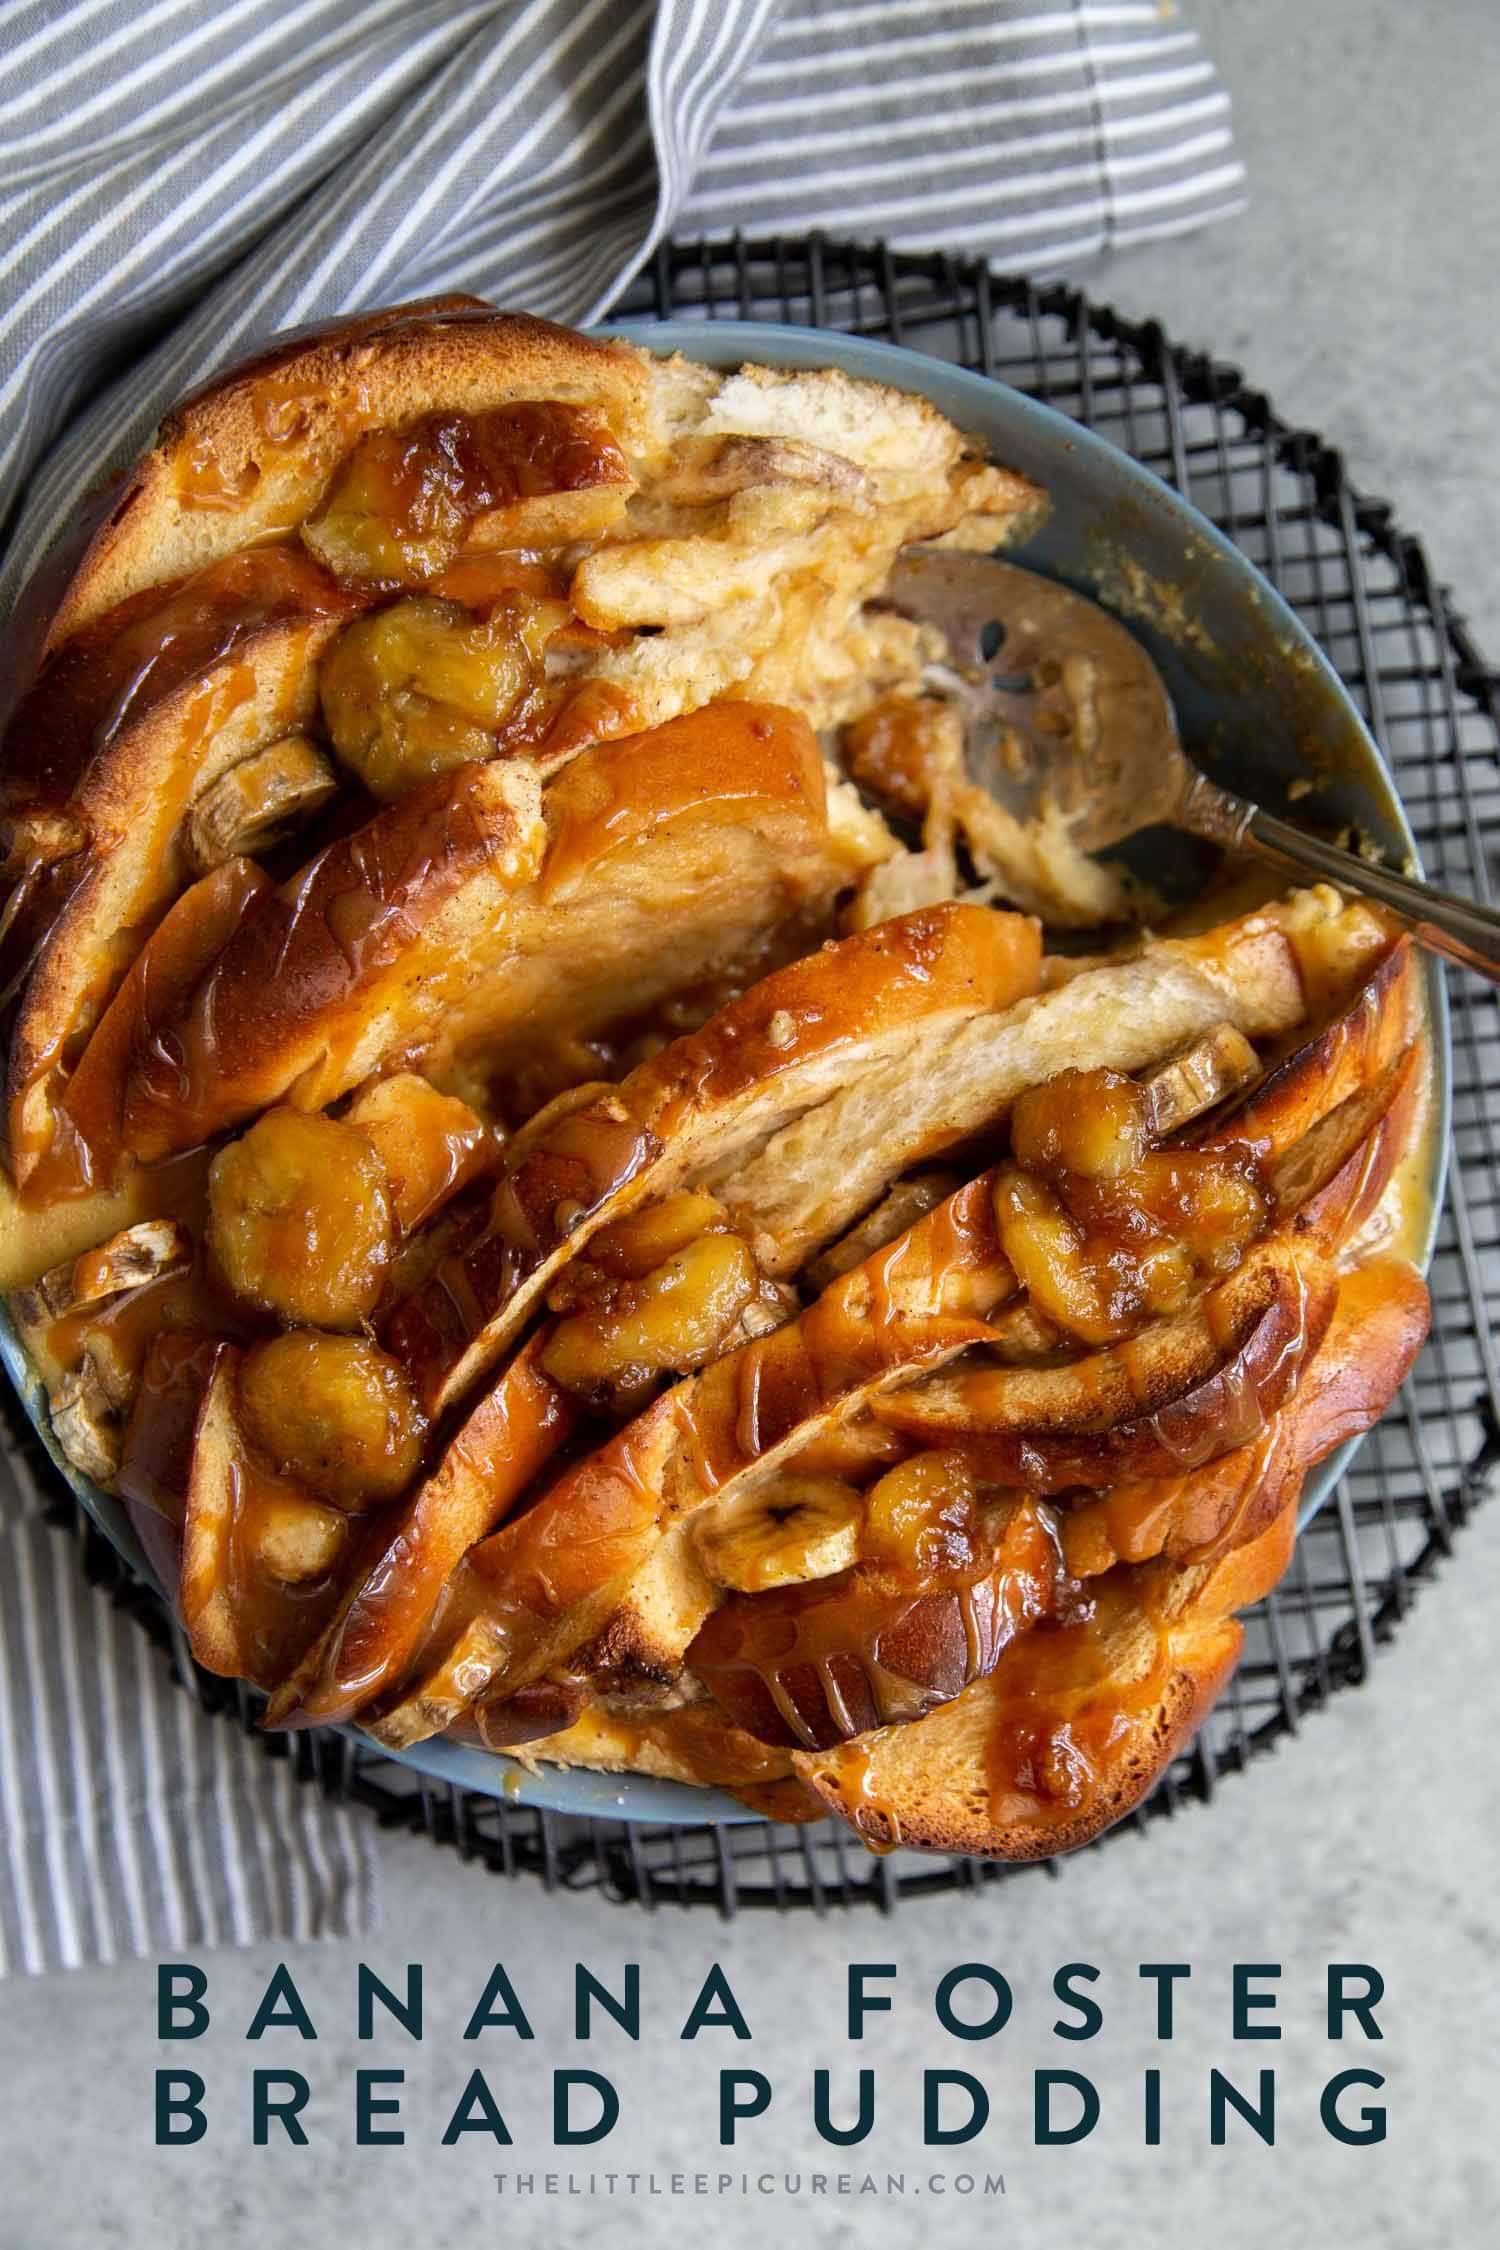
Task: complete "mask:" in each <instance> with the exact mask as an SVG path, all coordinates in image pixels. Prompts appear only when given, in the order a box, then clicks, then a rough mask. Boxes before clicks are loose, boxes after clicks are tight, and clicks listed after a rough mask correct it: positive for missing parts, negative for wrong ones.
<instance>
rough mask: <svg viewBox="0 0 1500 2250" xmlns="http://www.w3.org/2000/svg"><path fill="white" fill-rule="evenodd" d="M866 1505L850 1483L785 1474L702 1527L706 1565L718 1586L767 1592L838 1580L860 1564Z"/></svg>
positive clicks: (701, 1556)
mask: <svg viewBox="0 0 1500 2250" xmlns="http://www.w3.org/2000/svg"><path fill="white" fill-rule="evenodd" d="M863 1516H864V1501H863V1500H862V1498H861V1497H860V1494H859V1493H858V1492H857V1491H856V1489H855V1487H854V1486H853V1485H852V1484H846V1483H845V1482H844V1480H843V1478H842V1477H826V1476H808V1475H806V1474H800V1475H799V1474H798V1473H797V1472H795V1471H793V1470H790V1469H784V1470H783V1471H782V1472H781V1474H780V1475H779V1476H775V1477H771V1478H769V1479H768V1480H767V1482H766V1483H765V1484H763V1485H760V1486H758V1487H756V1489H755V1490H753V1491H751V1492H747V1493H746V1494H745V1495H744V1496H743V1498H742V1499H740V1500H738V1501H736V1502H733V1503H732V1504H731V1506H730V1507H729V1509H728V1510H727V1512H726V1513H724V1514H722V1515H721V1514H720V1513H719V1512H718V1511H717V1510H715V1509H709V1510H707V1511H706V1513H705V1515H704V1517H703V1519H702V1521H701V1522H699V1523H697V1524H696V1525H695V1526H694V1532H693V1543H694V1545H695V1546H696V1548H697V1550H698V1560H699V1562H700V1563H701V1564H702V1565H703V1568H704V1570H705V1571H706V1572H707V1574H708V1577H709V1578H710V1579H711V1580H712V1582H713V1584H714V1585H716V1586H728V1587H730V1588H731V1589H732V1590H733V1591H734V1592H736V1593H741V1594H758V1593H764V1592H765V1590H766V1589H767V1588H768V1587H771V1586H790V1585H795V1584H797V1583H798V1582H799V1581H800V1580H802V1579H806V1578H831V1577H833V1576H834V1574H835V1573H836V1572H838V1571H841V1570H848V1569H849V1568H850V1567H851V1566H852V1565H853V1564H854V1563H856V1562H857V1561H858V1560H859V1548H860V1525H861V1522H862V1520H863Z"/></svg>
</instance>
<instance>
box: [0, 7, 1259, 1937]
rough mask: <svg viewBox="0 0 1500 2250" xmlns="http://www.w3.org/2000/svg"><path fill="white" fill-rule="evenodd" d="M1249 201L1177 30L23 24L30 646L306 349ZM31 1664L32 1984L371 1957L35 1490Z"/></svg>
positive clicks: (1048, 251) (3, 1566)
mask: <svg viewBox="0 0 1500 2250" xmlns="http://www.w3.org/2000/svg"><path fill="white" fill-rule="evenodd" d="M1242 188H1243V174H1242V171H1241V167H1240V165H1239V164H1238V162H1237V160H1236V158H1235V156H1234V152H1233V148H1232V144H1231V139H1230V130H1229V122H1228V98H1227V96H1226V95H1225V93H1224V92H1223V90H1222V89H1221V88H1220V87H1219V85H1218V84H1217V82H1216V80H1215V76H1214V72H1213V69H1212V66H1211V64H1210V63H1209V62H1208V61H1207V60H1206V59H1205V57H1204V56H1203V54H1202V52H1201V50H1200V48H1199V46H1198V42H1197V38H1196V35H1195V34H1194V32H1193V31H1192V30H1191V29H1190V28H1188V27H1187V26H1186V25H1185V24H1184V23H1183V22H1182V21H1181V19H1180V18H1179V17H1178V15H1177V12H1176V9H1175V7H1174V6H1173V5H1172V4H1171V0H1108V4H1106V0H1052V4H1051V5H1049V4H1048V0H945V4H933V5H926V6H921V7H913V6H911V5H910V4H909V0H655V4H652V0H0V214H3V234H0V242H3V243H4V244H5V246H6V247H5V250H4V277H5V286H4V289H3V293H0V538H3V539H4V543H5V544H4V554H3V558H0V606H3V607H5V608H8V607H9V604H10V602H11V601H12V600H13V598H14V596H15V594H16V592H17V591H18V589H19V587H20V585H21V584H22V583H23V582H24V580H25V578H26V576H27V575H28V574H29V572H30V570H31V569H32V567H33V566H34V564H35V562H36V559H37V557H38V556H39V554H41V553H42V551H43V550H44V549H45V547H46V546H47V544H48V542H49V541H50V539H51V538H52V537H53V535H54V534H55V533H56V532H57V531H58V529H59V528H60V527H61V526H62V525H64V524H65V523H66V522H67V521H68V519H69V518H70V516H71V515H72V513H73V511H74V510H75V509H76V507H77V506H78V504H79V501H80V499H81V497H82V496H83V494H84V493H85V492H86V491H87V489H88V488H89V487H90V486H91V485H93V484H94V483H95V482H96V481H97V479H98V478H99V476H100V474H101V472H102V471H103V470H105V469H108V468H110V467H112V466H114V465H115V464H117V463H118V462H120V461H122V460H125V459H128V458H129V457H130V456H131V455H132V454H133V453H135V452H136V451H138V450H139V448H140V447H141V445H142V444H143V443H144V442H145V440H146V439H147V438H148V437H149V435H150V432H151V430H152V428H153V426H154V424H155V422H156V420H157V418H158V416H159V414H160V412H161V409H162V408H163V406H164V405H165V404H167V403H168V402H169V401H170V400H172V399H173V398H175V397H177V396H178V395H180V394H181V393H182V392H183V391H184V390H186V389H188V388H189V387H191V386H192V385H193V384H195V383H197V382H198V381H200V380H201V379H202V378H203V377H204V376H206V375H207V374H208V373H209V372H210V371H211V370H212V369H213V368H214V367H216V366H217V365H220V364H222V363H223V362H225V361H226V360H230V359H233V358H235V357H237V356H239V355H241V354H243V353H244V352H245V351H246V350H247V349H248V348H249V347H250V346H251V345H252V344H253V343H255V342H256V341H257V340H258V339H260V338H262V337H263V336H265V335H266V334H268V333H269V332H270V331H272V330H274V329H278V328H286V327H291V326H294V325H296V324H298V323H299V322H304V321H308V320H313V319H316V318H318V317H319V316H320V315H326V314H331V313H337V312H344V311H348V310H350V309H353V308H355V307H359V306H364V305H371V304H378V303H382V302H387V303H388V302H392V301H395V300H399V299H402V298H411V297H419V296H424V295H429V294H432V293H434V292H438V291H444V290H455V289H461V290H472V291H475V292H477V293H478V294H480V295H482V296H486V297H489V298H492V299H494V300H496V301H498V302H502V303H505V304H509V305H514V306H524V307H526V308H529V309H530V310H532V311H536V312H540V313H545V314H549V315H551V316H553V317H554V318H557V319H562V320H567V321H579V322H582V321H589V320H592V319H595V318H597V317H598V316H599V315H600V314H601V313H602V312H603V311H604V310H605V309H606V308H607V307H608V305H609V304H610V302H611V300H612V299H613V298H614V297H615V296H616V294H617V293H618V291H619V289H620V288H621V286H622V284H623V283H624V281H625V280H626V279H627V278H628V277H629V276H630V274H631V273H633V272H634V271H635V270H636V268H638V267H639V265H640V264H641V262H642V260H643V259H644V258H645V257H646V256H647V255H648V253H649V252H650V251H651V249H652V248H653V247H654V246H655V244H656V243H657V242H659V241H660V240H662V239H663V238H664V237H665V236H666V235H667V234H668V233H669V232H671V231H672V230H674V229H675V230H676V231H677V232H678V233H684V232H686V233H698V232H703V233H716V234H717V233H724V232H727V231H731V230H733V229H735V228H742V229H743V230H744V231H745V232H747V233H752V234H753V233H763V232H772V231H782V232H792V231H795V230H801V229H805V228H810V227H813V226H822V227H826V228H828V229H829V230H830V231H834V232H837V233H841V234H845V235H850V234H852V235H854V236H856V237H866V238H868V237H873V236H876V235H881V236H884V237H885V238H887V239H888V240H890V241H892V242H895V243H898V244H901V245H906V246H924V245H937V246H942V247H947V248H954V249H959V248H962V249H964V250H969V251H975V252H980V253H984V254H986V255H988V256H990V257H992V258H993V259H995V260H996V261H997V262H998V263H1001V264H1003V265H1005V266H1007V267H1009V268H1012V269H1020V270H1025V271H1030V272H1032V273H1038V272H1047V271H1054V270H1057V269H1059V268H1061V267H1063V266H1065V265H1071V264H1072V263H1074V262H1075V261H1077V260H1079V259H1082V258H1085V257H1087V256H1090V255H1092V254H1094V253H1096V252H1098V251H1101V250H1104V249H1106V248H1109V247H1112V246H1116V245H1122V244H1128V243H1132V242H1137V241H1142V240H1144V239H1146V238H1147V237H1148V236H1153V235H1161V234H1167V233H1171V232H1174V231H1177V230H1180V229H1182V228H1185V227H1189V226H1196V225H1198V224H1200V223H1202V222H1203V221H1204V220H1207V219H1210V218H1214V217H1217V216H1219V215H1221V214H1223V213H1226V212H1229V211H1233V210H1235V209H1237V208H1238V206H1239V204H1240V201H1241V197H1242ZM6 1474H7V1471H6V1469H5V1466H4V1464H3V1462H0V1485H3V1481H4V1479H5V1476H6ZM0 1635H3V1638H0V1824H3V1837H4V1844H3V1850H0V1969H3V1968H9V1969H17V1968H20V1969H30V1970H38V1969H45V1968H50V1967H54V1966H58V1965H65V1964H72V1963H77V1962H83V1961H100V1960H109V1959H112V1958H115V1957H116V1956H118V1955H121V1954H124V1953H143V1954H148V1955H150V1954H158V1953H161V1952H163V1951H165V1950H168V1949H177V1948H181V1947H183V1946H188V1945H197V1946H201V1945H205V1944H211V1943H213V1942H215V1941H216V1940H225V1941H228V1940H245V1939H249V1938H251V1937H266V1936H287V1937H296V1936H310V1935H316V1934H319V1933H320V1932H324V1931H331V1930H347V1929H355V1928H359V1927H362V1926H363V1924H364V1922H365V1919H366V1918H367V1915H368V1912H369V1905H370V1898H371V1887H372V1868H371V1864H370V1859H369V1853H370V1847H371V1837H370V1832H369V1828H368V1824H365V1823H362V1822H357V1821H355V1820H353V1819H352V1818H351V1816H350V1815H349V1814H347V1813H346V1812H344V1811H341V1810H339V1809H337V1808H334V1807H332V1806H329V1805H327V1804H325V1803H324V1802H323V1801H322V1800H321V1799H320V1798H319V1797H317V1796H316V1795H315V1794H314V1793H313V1792H311V1791H308V1790H302V1791H298V1790H297V1789H295V1788H294V1787H293V1785H292V1783H291V1780H290V1777H289V1772H288V1768H287V1766H286V1765H285V1763H284V1762H282V1761H271V1760H269V1759H267V1758H266V1757H265V1756H264V1754H263V1753H262V1752H261V1750H260V1749H259V1747H258V1746H257V1745H256V1744H255V1743H254V1742H252V1741H248V1740H246V1739H244V1738H243V1737H241V1736H240V1735H239V1734H238V1733H237V1732H236V1731H235V1730H233V1729H231V1728H229V1727H227V1726H225V1725H223V1724H222V1723H215V1722H211V1721H209V1720H207V1719H205V1718H203V1717H202V1716H201V1715H200V1714H199V1713H198V1712H197V1710H196V1708H195V1707H194V1706H193V1704H192V1703H191V1702H190V1700H189V1699H188V1698H187V1697H186V1696H185V1695H182V1694H181V1693H180V1692H179V1691H177V1690H176V1689H174V1688H173V1687H172V1686H171V1685H170V1683H169V1681H168V1679H167V1674H166V1670H165V1667H164V1665H163V1664H162V1663H161V1662H160V1661H159V1660H158V1658H157V1657H156V1656H155V1655H154V1654H153V1653H152V1652H151V1651H150V1649H149V1647H148V1645H147V1643H146V1642H145V1640H144V1638H143V1637H142V1636H141V1635H140V1634H139V1632H138V1631H137V1630H136V1628H135V1627H134V1626H132V1625H131V1624H129V1622H128V1621H126V1620H125V1619H123V1618H122V1617H121V1616H120V1615H119V1614H118V1613H116V1612H113V1611H112V1610H111V1609H110V1607H109V1606H108V1604H107V1602H106V1601H105V1600H104V1598H103V1597H102V1596H100V1595H98V1594H96V1593H93V1592H90V1591H89V1590H88V1589H87V1588H86V1587H85V1586H84V1584H83V1582H82V1579H81V1576H80V1574H79V1572H78V1570H77V1566H76V1558H75V1556H74V1554H73V1552H72V1550H71V1548H70V1547H69V1545H68V1543H67V1541H66V1538H65V1535H64V1534H62V1533H61V1532H59V1531H57V1530H55V1529H53V1528H51V1527H50V1526H48V1525H47V1524H46V1523H45V1522H44V1521H43V1520H42V1517H41V1513H40V1508H39V1503H38V1499H37V1495H36V1494H35V1492H34V1490H33V1489H32V1488H31V1486H30V1485H29V1484H28V1483H27V1482H26V1481H25V1480H24V1473H18V1475H17V1476H16V1477H15V1478H13V1479H12V1482H11V1485H10V1488H9V1489H8V1490H5V1489H0Z"/></svg>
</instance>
